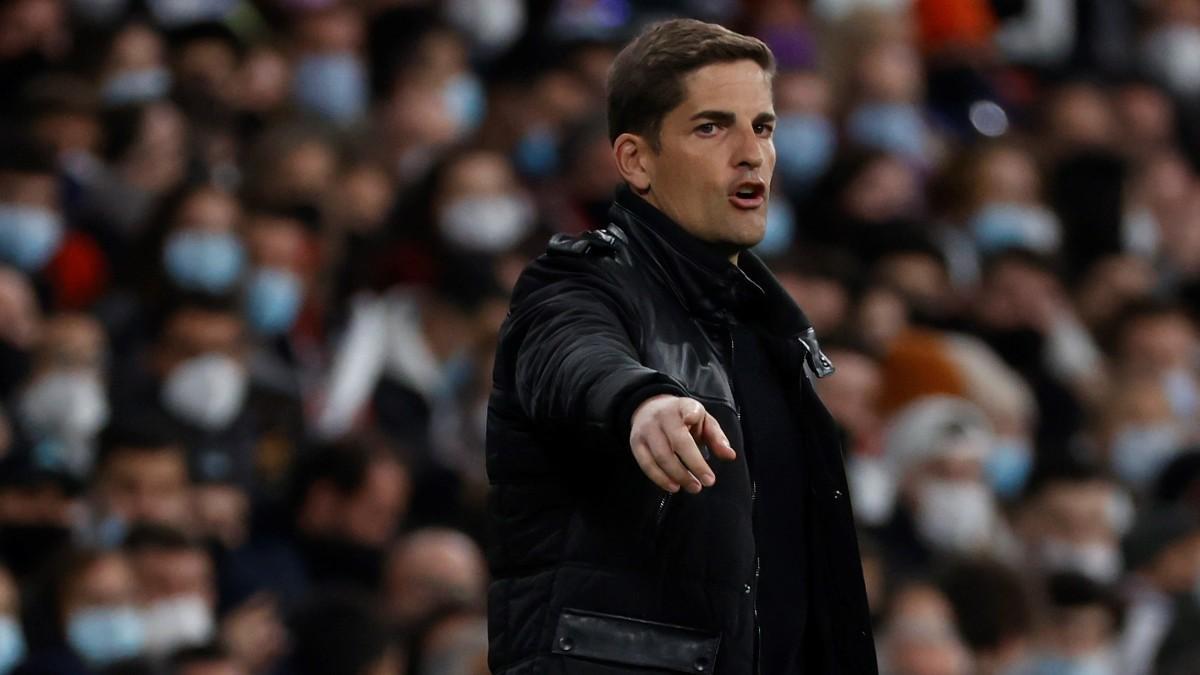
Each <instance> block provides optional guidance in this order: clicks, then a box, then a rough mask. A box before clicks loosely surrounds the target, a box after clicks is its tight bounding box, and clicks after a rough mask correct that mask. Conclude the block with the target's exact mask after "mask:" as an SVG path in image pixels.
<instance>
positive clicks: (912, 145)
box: [846, 103, 925, 163]
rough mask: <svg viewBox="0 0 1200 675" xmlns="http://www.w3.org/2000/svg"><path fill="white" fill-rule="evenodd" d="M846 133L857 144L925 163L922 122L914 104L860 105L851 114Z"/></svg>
mask: <svg viewBox="0 0 1200 675" xmlns="http://www.w3.org/2000/svg"><path fill="white" fill-rule="evenodd" d="M846 125H847V127H846V134H847V135H848V136H849V137H850V139H851V140H853V141H854V142H855V143H858V144H859V145H862V146H865V147H868V148H877V149H879V150H884V151H886V152H891V153H895V154H897V155H900V156H902V157H904V158H906V159H909V160H912V161H915V162H919V163H924V160H925V121H924V120H923V119H922V118H921V111H920V110H919V109H918V108H917V107H916V106H914V105H905V104H899V103H880V104H870V105H862V106H859V107H858V108H855V109H854V111H853V112H851V113H850V118H849V119H848V120H847V121H846Z"/></svg>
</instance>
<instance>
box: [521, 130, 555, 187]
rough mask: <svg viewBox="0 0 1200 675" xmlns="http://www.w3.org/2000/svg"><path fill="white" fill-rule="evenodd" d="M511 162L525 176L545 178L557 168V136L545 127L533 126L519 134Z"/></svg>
mask: <svg viewBox="0 0 1200 675" xmlns="http://www.w3.org/2000/svg"><path fill="white" fill-rule="evenodd" d="M513 163H514V164H515V165H516V167H517V170H519V171H520V172H521V173H523V174H525V175H526V176H532V177H534V178H545V177H546V176H549V175H551V174H553V173H554V172H555V171H556V170H557V169H558V138H557V137H555V135H554V133H553V132H552V131H550V130H549V129H546V128H545V127H534V128H532V129H530V130H529V131H527V132H525V134H524V135H523V136H521V140H520V141H518V142H517V147H516V149H515V150H514V153H513Z"/></svg>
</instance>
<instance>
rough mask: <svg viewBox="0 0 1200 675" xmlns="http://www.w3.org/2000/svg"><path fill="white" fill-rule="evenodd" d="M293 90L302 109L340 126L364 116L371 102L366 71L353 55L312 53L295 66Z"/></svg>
mask: <svg viewBox="0 0 1200 675" xmlns="http://www.w3.org/2000/svg"><path fill="white" fill-rule="evenodd" d="M292 93H293V95H294V96H295V99H296V103H297V104H298V105H299V106H300V107H301V108H303V109H305V110H308V111H310V112H312V113H315V114H317V115H320V116H321V117H323V118H325V119H327V120H329V121H331V122H333V123H335V124H340V125H351V124H353V123H355V122H357V121H358V120H359V119H360V118H362V116H363V114H364V113H365V112H366V110H367V105H368V104H369V103H370V87H369V85H368V82H367V71H366V68H365V67H364V66H363V64H362V61H360V60H359V59H358V57H356V56H355V55H353V54H310V55H309V56H305V57H304V58H302V59H301V60H300V63H298V64H297V65H296V72H295V75H294V76H293V79H292Z"/></svg>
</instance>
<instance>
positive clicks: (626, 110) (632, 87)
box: [608, 19, 775, 150]
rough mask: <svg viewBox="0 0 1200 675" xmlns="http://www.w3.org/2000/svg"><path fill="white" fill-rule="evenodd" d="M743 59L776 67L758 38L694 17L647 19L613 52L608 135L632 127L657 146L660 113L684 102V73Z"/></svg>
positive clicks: (612, 138) (768, 69) (772, 70)
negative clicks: (630, 39)
mask: <svg viewBox="0 0 1200 675" xmlns="http://www.w3.org/2000/svg"><path fill="white" fill-rule="evenodd" d="M743 59H745V60H750V61H753V62H755V63H757V64H758V65H759V66H761V67H762V69H763V70H764V71H766V72H767V74H768V75H773V74H774V73H775V57H774V55H772V54H771V50H770V49H769V48H768V47H767V46H766V45H765V44H763V42H762V40H759V39H757V38H752V37H749V36H746V35H742V34H740V33H735V32H733V31H731V30H729V29H728V28H725V27H724V26H719V25H717V24H715V23H705V22H703V21H697V20H695V19H671V20H669V21H661V22H658V23H655V24H652V25H651V26H649V27H648V28H646V29H645V30H644V31H642V32H641V34H639V35H638V36H637V37H636V38H634V40H633V42H630V43H629V44H628V45H626V46H625V48H624V49H622V50H621V53H620V54H617V58H616V59H615V60H614V61H613V64H612V68H611V69H610V70H609V71H608V138H609V141H610V142H611V141H616V140H617V136H620V135H621V134H623V133H626V132H628V133H634V134H638V135H639V136H643V137H646V138H649V139H650V144H651V146H652V147H653V148H654V149H655V150H657V149H658V147H659V145H658V143H659V129H660V127H661V126H662V119H663V117H664V116H666V114H667V113H669V112H671V111H672V110H674V109H675V106H677V105H679V104H680V103H682V102H683V97H684V90H683V78H684V76H685V75H687V74H688V73H690V72H692V71H694V70H697V69H699V68H702V67H704V66H707V65H710V64H713V63H725V62H729V61H741V60H743Z"/></svg>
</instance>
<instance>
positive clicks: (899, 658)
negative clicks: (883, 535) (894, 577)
mask: <svg viewBox="0 0 1200 675" xmlns="http://www.w3.org/2000/svg"><path fill="white" fill-rule="evenodd" d="M889 606H890V609H889V610H888V612H887V616H886V617H885V619H884V624H883V631H882V633H881V636H880V642H881V646H880V661H881V670H882V671H883V672H887V673H891V674H893V675H965V674H966V673H970V672H973V671H972V665H971V655H970V652H969V651H968V650H967V648H966V645H964V644H963V642H962V639H961V638H960V637H959V635H958V630H957V628H956V627H955V619H954V609H953V608H952V607H951V606H950V603H949V602H947V600H946V597H945V596H944V595H942V593H941V592H940V591H939V590H938V589H937V587H935V586H932V585H930V584H926V583H921V582H913V583H909V584H906V585H904V586H902V587H901V588H899V589H897V590H896V592H895V593H894V594H893V596H892V599H891V602H890V603H889Z"/></svg>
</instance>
